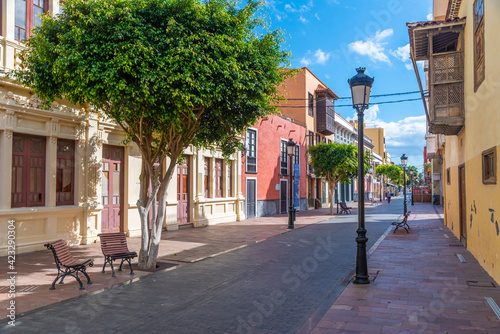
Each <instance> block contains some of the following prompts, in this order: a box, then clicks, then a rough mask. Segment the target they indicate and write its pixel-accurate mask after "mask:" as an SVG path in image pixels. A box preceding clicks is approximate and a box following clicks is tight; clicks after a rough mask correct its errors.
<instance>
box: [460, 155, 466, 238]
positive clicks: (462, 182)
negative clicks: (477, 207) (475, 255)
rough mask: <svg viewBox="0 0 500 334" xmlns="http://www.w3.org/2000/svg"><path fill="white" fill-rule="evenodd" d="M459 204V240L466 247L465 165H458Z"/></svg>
mask: <svg viewBox="0 0 500 334" xmlns="http://www.w3.org/2000/svg"><path fill="white" fill-rule="evenodd" d="M458 179H459V180H458V185H459V204H460V241H461V242H462V243H463V244H464V246H466V247H467V206H466V205H467V202H466V198H465V165H462V166H459V167H458Z"/></svg>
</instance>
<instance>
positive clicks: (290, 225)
mask: <svg viewBox="0 0 500 334" xmlns="http://www.w3.org/2000/svg"><path fill="white" fill-rule="evenodd" d="M288 228H289V229H293V228H294V227H293V155H290V206H289V207H288Z"/></svg>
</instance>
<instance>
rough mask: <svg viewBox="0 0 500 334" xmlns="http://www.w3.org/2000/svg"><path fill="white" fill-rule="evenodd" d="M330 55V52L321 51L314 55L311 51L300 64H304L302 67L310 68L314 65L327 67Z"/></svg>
mask: <svg viewBox="0 0 500 334" xmlns="http://www.w3.org/2000/svg"><path fill="white" fill-rule="evenodd" d="M330 55H331V53H330V52H328V53H326V52H324V51H322V50H321V49H318V50H316V51H315V52H314V54H313V53H312V52H311V50H307V52H306V54H305V56H304V57H302V58H301V59H300V60H299V62H300V63H301V64H302V66H309V65H312V64H321V65H325V64H326V62H327V61H328V59H329V58H330Z"/></svg>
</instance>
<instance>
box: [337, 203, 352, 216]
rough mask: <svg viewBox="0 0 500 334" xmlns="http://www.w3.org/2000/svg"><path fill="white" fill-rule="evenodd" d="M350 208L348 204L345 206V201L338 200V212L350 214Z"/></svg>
mask: <svg viewBox="0 0 500 334" xmlns="http://www.w3.org/2000/svg"><path fill="white" fill-rule="evenodd" d="M351 210H352V208H351V207H350V206H347V204H346V203H345V202H340V214H342V213H345V214H350V213H351Z"/></svg>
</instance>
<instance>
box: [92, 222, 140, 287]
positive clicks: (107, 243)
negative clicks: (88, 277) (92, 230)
mask: <svg viewBox="0 0 500 334" xmlns="http://www.w3.org/2000/svg"><path fill="white" fill-rule="evenodd" d="M99 238H101V250H102V254H103V255H104V266H103V267H102V272H104V269H105V268H106V264H107V263H109V265H110V266H111V271H112V272H113V277H116V275H115V268H113V261H115V260H119V259H121V260H122V262H121V263H120V268H119V269H118V270H119V271H121V270H122V265H123V262H124V261H127V262H128V265H129V267H130V275H133V274H134V270H133V269H132V263H131V260H132V259H133V258H134V257H137V253H136V252H131V251H129V249H128V246H127V238H126V237H125V233H123V232H116V233H101V234H99Z"/></svg>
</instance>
